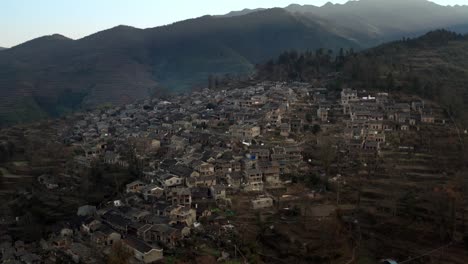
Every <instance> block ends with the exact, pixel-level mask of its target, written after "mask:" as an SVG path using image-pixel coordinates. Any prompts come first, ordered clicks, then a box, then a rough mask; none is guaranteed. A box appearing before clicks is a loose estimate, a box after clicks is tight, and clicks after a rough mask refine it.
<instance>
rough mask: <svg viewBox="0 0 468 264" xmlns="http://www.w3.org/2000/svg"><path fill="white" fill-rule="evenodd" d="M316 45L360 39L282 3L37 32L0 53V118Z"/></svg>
mask: <svg viewBox="0 0 468 264" xmlns="http://www.w3.org/2000/svg"><path fill="white" fill-rule="evenodd" d="M321 47H326V48H330V49H339V48H340V47H354V48H356V49H357V48H359V45H358V44H357V43H356V42H354V41H351V40H348V39H345V38H343V37H341V36H338V35H336V34H334V33H331V32H329V31H328V30H327V29H326V28H325V27H323V26H322V25H320V24H319V23H316V22H315V21H313V20H311V19H310V18H309V17H303V16H300V15H293V14H291V13H289V12H287V11H285V10H282V9H269V10H264V11H258V12H255V13H250V14H247V15H243V16H232V17H213V16H204V17H200V18H197V19H190V20H186V21H182V22H178V23H174V24H172V25H168V26H164V27H157V28H151V29H145V30H142V29H137V28H132V27H127V26H118V27H115V28H112V29H109V30H105V31H102V32H98V33H96V34H93V35H91V36H88V37H85V38H83V39H79V40H71V39H68V38H66V37H64V36H61V35H52V36H46V37H41V38H38V39H34V40H32V41H29V42H27V43H24V44H21V45H18V46H16V47H13V48H11V49H8V50H5V51H4V52H2V53H1V54H0V95H1V96H0V97H1V98H0V123H3V124H8V123H14V122H18V121H29V120H35V119H37V118H40V117H44V116H59V115H61V114H63V113H67V112H69V111H73V110H76V109H80V108H82V107H87V106H96V105H100V104H104V103H114V104H119V103H125V102H130V101H132V100H134V99H141V98H145V97H147V96H148V95H150V94H152V93H155V92H160V91H161V90H162V89H164V88H167V89H170V90H171V91H180V90H187V89H189V88H191V87H193V86H199V85H205V84H206V83H207V79H208V76H209V75H218V76H221V75H225V74H249V73H251V72H252V71H253V68H254V65H255V64H256V63H259V62H262V61H265V60H267V59H269V58H271V57H274V56H276V55H277V54H279V53H280V52H282V51H283V50H288V49H298V50H305V49H317V48H321Z"/></svg>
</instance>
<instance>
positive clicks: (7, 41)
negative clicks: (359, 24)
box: [0, 0, 468, 47]
mask: <svg viewBox="0 0 468 264" xmlns="http://www.w3.org/2000/svg"><path fill="white" fill-rule="evenodd" d="M389 1H391V0H389ZM326 2H327V0H0V46H3V47H11V46H14V45H17V44H19V43H22V42H24V41H27V40H30V39H33V38H36V37H40V36H43V35H50V34H54V33H60V34H62V35H65V36H67V37H70V38H73V39H77V38H82V37H84V36H87V35H89V34H92V33H95V32H97V31H100V30H104V29H108V28H111V27H114V26H117V25H129V26H134V27H138V28H148V27H155V26H159V25H165V24H169V23H172V22H176V21H180V20H184V19H187V18H193V17H199V16H202V15H206V14H211V15H218V14H224V13H228V12H229V11H233V10H241V9H244V8H257V7H285V6H287V5H289V4H291V3H298V4H313V5H323V4H324V3H326ZM331 2H334V3H344V2H347V1H346V0H335V1H331ZM434 2H437V3H439V4H443V5H455V4H460V5H463V4H468V0H434Z"/></svg>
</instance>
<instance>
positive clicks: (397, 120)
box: [0, 82, 463, 263]
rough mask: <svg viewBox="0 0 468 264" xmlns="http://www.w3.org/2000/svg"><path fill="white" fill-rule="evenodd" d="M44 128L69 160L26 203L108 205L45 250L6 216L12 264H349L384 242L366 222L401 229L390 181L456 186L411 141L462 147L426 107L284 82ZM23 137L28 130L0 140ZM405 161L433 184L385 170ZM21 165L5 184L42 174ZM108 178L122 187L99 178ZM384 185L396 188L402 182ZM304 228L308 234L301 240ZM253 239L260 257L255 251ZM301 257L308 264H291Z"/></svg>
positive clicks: (84, 208)
mask: <svg viewBox="0 0 468 264" xmlns="http://www.w3.org/2000/svg"><path fill="white" fill-rule="evenodd" d="M48 126H49V127H50V129H51V130H52V131H54V132H55V134H50V135H48V136H47V139H46V140H50V141H51V142H52V141H54V142H60V144H63V146H66V148H67V150H70V151H68V152H69V153H68V155H67V158H66V159H65V158H64V160H63V161H62V162H60V166H59V168H58V169H57V168H56V169H50V170H46V172H44V171H42V172H44V173H41V174H40V175H39V176H38V177H35V178H34V179H33V180H31V185H32V186H33V187H32V189H30V190H25V191H24V192H23V193H22V194H21V195H22V196H24V197H28V196H31V197H37V196H41V193H44V196H47V197H49V196H54V197H56V199H57V201H59V202H58V204H60V206H63V207H64V208H65V207H66V206H65V204H66V203H67V199H68V198H66V197H67V196H69V195H71V194H79V195H84V196H86V195H89V196H92V193H93V192H94V190H96V188H97V189H99V190H106V191H107V193H108V195H107V196H105V197H101V198H99V199H101V200H97V201H96V200H94V201H93V202H90V203H82V204H79V205H78V206H75V207H73V208H71V210H70V211H73V214H72V215H70V216H68V217H66V218H65V219H62V220H59V221H57V224H55V225H54V228H52V230H53V231H52V232H48V234H47V236H44V237H42V239H41V240H40V242H37V241H24V240H21V239H18V237H16V236H15V234H14V232H13V231H14V230H17V229H16V228H17V227H18V226H20V225H19V224H18V223H19V222H21V221H22V219H21V216H18V215H13V214H10V215H5V216H3V220H2V222H1V225H2V226H4V227H5V228H1V229H2V230H4V231H2V233H0V235H2V239H1V241H2V245H1V246H0V248H2V251H1V252H0V253H1V261H2V263H57V262H58V261H59V260H61V261H66V260H72V261H74V262H75V263H102V262H103V261H104V260H106V259H108V257H107V256H108V255H111V256H112V255H116V254H123V255H125V253H129V255H128V256H126V257H128V258H129V261H130V262H131V263H157V262H161V263H173V262H170V261H174V260H177V259H179V258H180V260H182V261H183V257H182V256H193V258H194V259H195V260H196V261H199V263H213V262H210V261H215V262H216V261H218V262H224V263H247V262H248V263H256V260H255V258H261V259H262V261H264V262H266V263H280V261H278V259H277V258H278V257H280V256H288V257H290V256H293V257H291V259H290V260H291V261H296V262H294V263H310V262H308V261H312V260H313V259H316V260H329V261H336V262H333V263H341V262H339V261H346V260H349V259H352V258H354V255H355V253H356V252H353V251H355V250H353V248H354V249H355V245H356V244H357V243H358V238H357V237H358V236H357V235H356V232H357V231H356V230H358V229H359V232H366V231H365V230H366V229H367V230H372V231H369V232H368V233H379V231H375V230H374V229H372V228H371V227H367V226H366V224H367V223H362V226H359V225H358V224H356V223H357V222H358V221H357V219H358V218H357V217H358V216H357V215H356V214H355V212H356V211H357V210H363V211H365V212H366V214H369V215H373V216H372V217H373V218H376V219H377V218H378V217H380V216H381V215H382V212H383V211H382V210H384V211H385V210H387V213H388V214H389V215H394V216H396V215H398V212H397V211H398V210H399V209H398V208H399V206H398V205H397V202H395V204H393V205H388V206H386V205H385V204H384V203H383V202H381V200H383V201H388V199H387V198H385V197H383V198H382V197H381V195H383V193H384V192H380V191H379V188H384V189H387V190H389V188H390V187H388V186H387V185H385V184H388V182H387V183H384V182H383V180H382V179H385V178H384V177H383V176H382V175H383V171H386V173H387V174H385V175H387V176H388V175H389V174H388V171H389V170H390V171H396V170H398V171H399V172H400V174H398V176H401V175H404V177H406V178H405V179H406V183H407V184H408V186H406V187H401V188H400V189H399V190H400V191H403V190H404V189H405V188H413V187H414V188H416V187H415V186H409V185H412V184H414V183H415V182H417V179H413V178H417V177H423V176H424V177H425V179H426V181H425V182H424V184H430V183H431V181H432V180H434V182H437V184H440V186H442V185H443V184H442V183H441V181H442V180H441V178H443V177H444V176H438V175H450V174H451V173H454V172H453V171H451V170H450V168H448V169H445V168H444V167H439V169H440V170H441V171H439V172H434V173H433V172H427V171H428V170H430V169H428V168H422V167H424V166H431V164H430V161H429V157H428V156H427V155H424V154H418V153H419V152H423V151H424V147H423V146H422V145H421V144H422V143H421V142H422V141H424V140H426V139H422V141H415V140H414V138H415V137H414V133H415V132H418V133H419V132H420V133H423V131H437V133H439V134H441V133H442V134H443V133H446V134H445V135H450V136H446V138H450V139H452V138H455V139H456V138H457V137H456V136H455V135H456V134H455V133H456V130H455V128H454V126H453V123H452V122H450V118H449V117H447V116H446V115H445V114H444V111H443V109H441V108H440V107H438V106H437V105H435V104H433V103H431V102H425V101H423V100H421V99H419V98H416V97H412V96H407V95H404V94H388V93H383V92H375V91H373V92H370V91H363V90H358V89H351V88H346V89H342V90H330V89H326V88H317V87H313V86H312V85H310V84H306V83H280V82H262V83H258V84H252V85H250V86H247V87H243V88H236V89H229V90H222V89H218V90H209V89H204V90H201V91H195V92H192V93H190V94H186V95H180V96H174V97H172V98H168V99H166V100H157V99H154V100H145V101H142V102H139V103H135V104H129V105H126V106H124V107H106V108H101V109H98V110H95V111H91V112H87V113H82V114H76V115H74V116H71V117H68V118H66V119H63V120H58V121H51V122H49V123H48ZM17 130H22V131H23V132H22V133H24V131H28V128H24V127H23V128H11V129H5V130H4V131H2V133H3V134H4V135H7V134H10V135H11V134H14V133H16V132H17ZM15 131H16V132H15ZM31 131H32V132H31ZM33 131H34V130H33V129H30V132H29V133H34V132H33ZM49 136H50V137H49ZM455 142H456V141H455ZM5 144H7V142H5ZM64 149H65V147H64ZM59 152H60V150H59ZM411 153H412V154H411ZM398 155H414V156H418V155H419V158H418V160H419V161H420V164H419V168H420V169H421V170H423V171H425V172H424V173H420V172H416V173H414V172H411V170H413V169H414V167H412V165H411V166H410V165H407V166H406V167H404V166H400V165H398V166H400V167H398V166H396V165H395V164H403V163H398V162H397V161H396V162H395V163H394V164H391V165H388V166H389V167H386V166H387V164H386V160H388V159H389V158H388V156H398ZM455 155H456V154H455ZM397 158H398V157H396V158H395V159H397ZM402 159H403V160H405V159H406V160H408V158H406V156H404V157H403V158H402ZM425 159H427V161H428V162H427V163H426V161H425ZM15 164H16V165H15ZM15 164H13V165H10V167H8V168H7V169H5V172H4V173H3V174H4V176H5V179H8V176H9V174H11V175H13V174H14V173H16V174H22V175H24V173H19V172H18V171H20V172H21V168H20V167H21V166H26V167H27V166H33V165H32V164H27V165H24V164H19V165H18V162H16V163H15ZM392 166H393V167H392ZM448 167H449V166H448ZM14 171H16V172H14ZM23 171H26V172H27V171H28V170H27V169H23ZM96 171H100V172H96ZM109 171H110V172H112V173H114V174H112V173H110V174H109V175H114V176H110V178H106V177H105V176H103V174H104V175H107V174H106V172H109ZM116 172H119V173H120V174H119V173H117V174H116ZM381 173H382V174H381ZM411 173H413V174H411ZM432 173H433V174H432ZM121 174H125V177H124V178H118V177H117V176H115V175H121ZM129 175H131V176H129ZM411 175H412V177H413V178H411ZM380 176H382V178H379V177H380ZM96 177H99V180H98V179H97V178H96ZM112 177H113V178H112ZM395 177H396V176H395ZM402 177H403V176H402ZM11 178H13V177H11ZM370 178H373V179H370ZM364 179H367V180H364ZM106 180H107V181H108V182H107V184H106ZM387 180H389V181H391V182H393V184H394V185H398V184H400V182H399V180H401V179H391V178H390V179H389V178H388V177H387ZM363 181H365V183H363ZM374 181H381V182H380V183H377V182H374ZM391 184H392V183H390V185H391ZM101 185H102V186H101ZM107 185H108V186H107ZM110 186H113V187H114V186H115V188H113V187H110ZM380 186H383V187H380ZM376 188H377V190H376ZM86 190H88V191H86ZM439 193H440V192H439ZM58 197H60V198H58ZM88 198H89V197H88ZM17 199H19V198H17ZM89 199H90V200H89V201H91V198H89ZM39 200H40V199H39ZM379 201H380V202H379ZM58 204H57V205H56V206H59V205H58ZM401 206H403V205H401ZM5 212H7V211H6V210H5ZM372 217H370V216H369V217H366V219H371V218H372ZM420 217H423V216H420ZM301 219H302V220H301ZM337 219H338V220H337ZM353 223H354V224H353ZM291 224H293V225H291ZM303 225H306V228H305V229H303V230H304V231H303V232H302V233H301V232H300V231H297V230H296V228H298V229H299V230H301V229H300V228H303V227H304V226H303ZM361 229H362V231H361ZM332 230H335V231H332ZM336 230H338V231H336ZM335 236H336V237H335ZM278 237H281V239H278ZM268 238H270V241H269V239H268ZM256 239H257V240H260V241H261V245H262V246H258V245H257V246H252V245H249V242H248V241H252V240H253V241H255V240H256ZM388 239H389V240H390V239H394V238H391V236H389V238H388ZM271 241H279V242H271ZM281 241H283V242H284V243H286V245H282V242H281ZM286 241H289V243H288V242H286ZM324 241H327V243H324ZM275 243H278V244H275ZM288 244H289V245H288ZM386 246H388V245H386ZM285 248H286V249H285ZM413 249H414V248H413ZM415 250H419V249H415ZM116 251H119V252H116ZM375 251H376V252H381V251H379V250H378V249H376V250H375ZM297 252H299V253H297ZM337 252H339V253H337ZM389 252H393V251H389ZM395 252H399V254H400V255H401V256H398V255H397V256H393V255H390V256H381V255H379V256H378V257H381V258H383V257H395V258H396V257H403V256H405V253H401V251H397V250H395ZM277 254H280V256H278V255H277ZM296 254H297V255H296ZM395 254H396V253H395ZM408 254H414V252H408ZM299 255H303V256H305V257H308V258H309V260H308V261H307V258H305V260H303V261H302V262H301V261H299V260H298V259H297V258H294V256H299ZM229 261H231V262H229ZM343 263H344V262H343ZM440 263H443V262H440ZM452 263H458V262H452ZM459 263H463V261H462V260H461V262H459Z"/></svg>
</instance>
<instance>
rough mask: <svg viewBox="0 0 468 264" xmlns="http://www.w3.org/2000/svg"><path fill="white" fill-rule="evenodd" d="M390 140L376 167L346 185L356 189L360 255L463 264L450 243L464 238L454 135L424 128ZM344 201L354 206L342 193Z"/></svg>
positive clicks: (352, 194)
mask: <svg viewBox="0 0 468 264" xmlns="http://www.w3.org/2000/svg"><path fill="white" fill-rule="evenodd" d="M391 137H392V140H393V142H392V144H390V145H388V146H387V147H386V148H385V149H384V150H383V151H382V153H381V155H380V157H379V158H378V159H377V161H376V166H375V167H373V168H372V170H367V169H366V168H363V169H362V170H361V171H360V174H358V175H355V176H353V177H352V180H351V185H353V186H362V187H361V190H360V192H361V197H360V209H361V213H360V217H359V221H360V223H359V228H360V230H361V231H362V235H363V241H364V242H363V243H364V244H365V245H366V249H367V251H365V252H362V253H361V254H362V255H369V256H372V257H373V258H376V257H377V258H393V259H397V260H399V261H404V260H406V258H407V256H419V255H424V254H426V253H428V252H430V253H431V254H427V255H424V256H422V257H421V258H418V259H417V260H415V262H414V263H428V262H429V263H432V262H431V261H435V262H434V263H441V264H443V263H451V264H453V263H460V264H462V263H466V261H467V258H466V251H465V248H464V246H463V244H460V243H457V242H453V241H461V240H462V238H463V236H464V235H465V233H464V232H465V230H466V226H465V215H466V211H467V207H466V205H467V203H466V201H467V200H466V193H465V190H466V186H467V184H468V181H467V179H466V170H464V169H463V168H464V166H465V164H464V163H463V162H464V158H463V155H462V153H461V150H460V138H459V136H458V133H457V130H456V129H455V128H454V127H453V126H452V127H447V126H444V127H442V126H425V127H421V130H420V131H414V132H404V133H402V132H396V133H393V134H392V135H391ZM466 139H467V138H466V136H465V138H464V140H465V141H466ZM345 197H346V198H347V199H351V200H350V201H352V202H353V203H354V202H357V199H358V198H357V197H358V194H357V192H356V190H355V189H352V190H351V189H348V190H347V191H346V195H345ZM439 247H442V248H440V249H439V250H435V251H434V252H432V251H433V250H434V249H438V248H439Z"/></svg>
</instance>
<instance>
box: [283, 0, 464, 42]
mask: <svg viewBox="0 0 468 264" xmlns="http://www.w3.org/2000/svg"><path fill="white" fill-rule="evenodd" d="M285 9H286V10H288V11H289V12H292V13H299V14H304V15H310V16H314V17H320V18H322V19H324V20H326V21H329V22H330V25H332V26H331V27H333V30H334V31H335V32H336V33H338V34H341V35H343V36H345V37H347V38H354V39H358V40H359V41H361V43H363V44H367V45H375V44H379V43H383V42H386V41H391V40H395V39H399V38H402V37H414V36H418V35H421V34H424V33H426V32H428V31H430V30H434V29H439V28H449V29H451V30H457V31H458V30H460V31H461V32H460V33H466V32H467V27H466V25H468V6H441V5H438V4H436V3H433V2H430V1H426V0H392V1H388V0H360V1H349V2H347V3H346V4H331V3H327V4H325V5H324V6H322V7H316V6H312V5H303V6H301V5H295V4H293V5H290V6H288V7H286V8H285ZM462 25H464V26H462Z"/></svg>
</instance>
